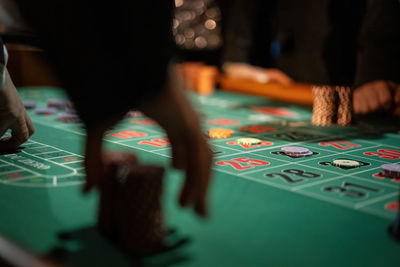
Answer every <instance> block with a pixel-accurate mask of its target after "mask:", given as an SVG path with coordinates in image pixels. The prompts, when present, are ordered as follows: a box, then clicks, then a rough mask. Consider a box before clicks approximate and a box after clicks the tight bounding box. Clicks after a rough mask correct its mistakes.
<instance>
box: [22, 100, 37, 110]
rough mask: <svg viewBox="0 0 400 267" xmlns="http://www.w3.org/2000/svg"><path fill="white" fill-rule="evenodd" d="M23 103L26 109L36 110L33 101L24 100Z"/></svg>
mask: <svg viewBox="0 0 400 267" xmlns="http://www.w3.org/2000/svg"><path fill="white" fill-rule="evenodd" d="M23 103H24V107H25V108H26V109H33V108H36V102H35V101H32V100H25V101H23Z"/></svg>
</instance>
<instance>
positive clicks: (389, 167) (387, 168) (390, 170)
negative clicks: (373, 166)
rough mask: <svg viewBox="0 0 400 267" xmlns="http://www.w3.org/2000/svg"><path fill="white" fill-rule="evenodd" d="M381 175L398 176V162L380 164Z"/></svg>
mask: <svg viewBox="0 0 400 267" xmlns="http://www.w3.org/2000/svg"><path fill="white" fill-rule="evenodd" d="M381 168H382V175H383V176H385V177H392V178H400V164H399V163H388V164H383V165H381Z"/></svg>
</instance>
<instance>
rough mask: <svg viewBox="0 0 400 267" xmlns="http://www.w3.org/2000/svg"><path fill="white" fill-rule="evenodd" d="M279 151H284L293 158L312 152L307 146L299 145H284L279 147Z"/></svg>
mask: <svg viewBox="0 0 400 267" xmlns="http://www.w3.org/2000/svg"><path fill="white" fill-rule="evenodd" d="M281 151H282V152H283V153H285V155H287V156H289V157H293V158H300V157H307V156H311V155H312V154H313V152H312V151H311V150H309V149H308V148H305V147H300V146H285V147H282V148H281Z"/></svg>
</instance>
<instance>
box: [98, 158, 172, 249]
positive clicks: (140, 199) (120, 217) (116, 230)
mask: <svg viewBox="0 0 400 267" xmlns="http://www.w3.org/2000/svg"><path fill="white" fill-rule="evenodd" d="M163 175H164V169H163V168H162V167H158V166H151V165H139V164H138V163H137V162H121V163H119V164H114V167H113V171H112V173H111V174H110V175H109V176H108V177H107V178H106V179H104V181H102V182H101V183H100V185H99V189H100V206H99V213H98V228H99V231H100V232H101V233H102V234H103V235H105V236H106V237H107V238H109V239H110V240H111V241H113V242H114V243H115V245H117V246H118V247H120V248H121V249H123V250H124V251H126V252H128V253H129V254H132V255H148V254H152V253H156V252H159V251H160V250H162V248H163V247H164V244H163V243H164V239H165V237H166V234H167V232H166V230H165V228H164V225H163V216H162V209H161V194H162V187H163Z"/></svg>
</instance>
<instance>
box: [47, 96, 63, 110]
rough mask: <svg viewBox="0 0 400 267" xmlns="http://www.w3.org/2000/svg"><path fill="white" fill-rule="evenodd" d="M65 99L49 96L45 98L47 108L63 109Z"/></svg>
mask: <svg viewBox="0 0 400 267" xmlns="http://www.w3.org/2000/svg"><path fill="white" fill-rule="evenodd" d="M66 104H67V101H66V100H64V99H56V98H51V99H49V100H47V107H48V108H56V109H65V107H66Z"/></svg>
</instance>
